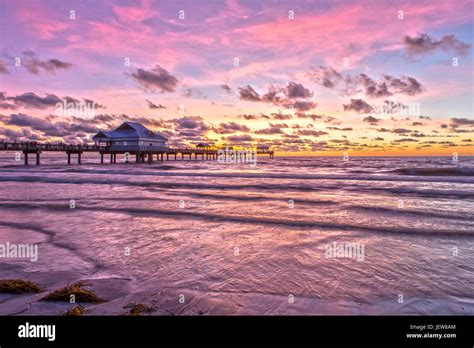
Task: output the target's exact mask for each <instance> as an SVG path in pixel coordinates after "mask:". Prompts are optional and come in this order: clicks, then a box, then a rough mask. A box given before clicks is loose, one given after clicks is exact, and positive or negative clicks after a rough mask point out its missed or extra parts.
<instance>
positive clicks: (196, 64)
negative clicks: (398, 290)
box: [0, 0, 474, 155]
mask: <svg viewBox="0 0 474 348" xmlns="http://www.w3.org/2000/svg"><path fill="white" fill-rule="evenodd" d="M0 11H1V13H0V45H1V46H0V50H1V51H0V131H1V133H0V138H2V139H11V140H14V139H16V140H27V139H29V140H37V141H60V140H62V141H66V142H74V143H77V142H90V138H91V136H92V135H93V134H94V133H95V132H97V131H98V130H99V129H109V128H112V127H114V126H117V125H119V124H120V123H121V122H122V121H123V120H127V119H128V120H135V121H139V122H142V123H143V124H144V125H146V126H147V127H149V128H150V129H153V130H156V131H160V132H162V133H163V134H164V135H166V136H167V137H168V138H169V139H170V142H171V144H173V145H182V144H185V145H186V144H187V145H192V144H196V143H197V142H201V141H206V142H209V143H215V144H218V145H222V144H231V145H240V146H251V145H255V144H262V143H263V144H269V145H272V146H273V147H274V148H275V150H277V151H278V152H280V153H299V154H328V155H340V154H342V153H343V152H348V153H350V154H353V155H399V154H406V155H424V154H432V155H435V154H440V155H450V154H452V153H453V152H458V153H459V154H460V155H465V154H469V153H470V154H471V155H472V154H473V153H474V152H473V141H474V140H473V133H474V116H473V115H474V114H473V97H474V95H473V81H474V75H473V74H474V73H473V71H474V69H473V68H474V67H473V47H472V44H473V42H472V41H473V38H472V33H473V25H474V9H473V3H472V0H459V1H452V0H428V1H424V0H419V1H416V2H415V1H380V0H377V1H366V0H357V1H337V0H335V1H317V0H314V1H303V0H299V1H296V0H293V1H270V0H266V1H263V0H262V1H255V0H248V1H244V0H241V1H237V0H227V1H224V0H222V1H221V0H203V1H179V0H166V1H164V0H160V1H148V0H144V1H92V0H90V1H86V0H84V1H61V0H58V1H51V0H42V1H30V0H18V1H6V0H0ZM61 102H66V103H79V102H87V103H89V105H91V104H92V105H94V110H93V114H85V113H81V112H80V111H81V110H77V112H76V113H74V112H72V113H70V114H68V115H64V114H60V113H58V110H57V109H56V105H57V103H61Z"/></svg>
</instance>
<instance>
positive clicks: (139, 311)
mask: <svg viewBox="0 0 474 348" xmlns="http://www.w3.org/2000/svg"><path fill="white" fill-rule="evenodd" d="M123 309H127V310H128V312H127V313H125V315H132V316H138V315H143V314H146V313H151V312H153V311H154V310H155V309H154V308H153V307H150V306H147V305H144V304H143V303H129V304H128V305H126V306H125V307H123Z"/></svg>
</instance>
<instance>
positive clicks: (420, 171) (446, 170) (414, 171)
mask: <svg viewBox="0 0 474 348" xmlns="http://www.w3.org/2000/svg"><path fill="white" fill-rule="evenodd" d="M389 173H395V174H401V175H414V176H474V168H462V167H438V168H399V169H396V170H393V171H390V172H389Z"/></svg>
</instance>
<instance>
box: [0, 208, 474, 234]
mask: <svg viewBox="0 0 474 348" xmlns="http://www.w3.org/2000/svg"><path fill="white" fill-rule="evenodd" d="M0 208H4V209H16V210H19V211H24V210H27V211H30V210H31V209H38V210H47V211H52V212H56V213H67V214H69V213H70V208H69V206H66V205H57V204H26V203H22V204H17V203H0ZM76 211H78V212H79V211H94V212H98V211H100V212H104V213H122V214H128V215H133V216H145V217H157V218H169V219H177V220H181V219H191V220H193V219H195V220H202V221H210V222H218V221H221V222H226V223H238V224H254V225H264V226H275V227H278V226H284V227H293V228H319V229H327V230H345V231H354V232H358V231H361V232H368V233H388V234H406V235H419V236H444V237H474V230H459V229H456V230H447V229H443V230H441V229H439V230H434V229H432V228H428V229H422V228H406V227H400V226H397V227H387V226H385V225H383V226H375V225H363V224H353V223H338V222H326V221H318V220H295V219H282V218H272V217H264V216H258V217H257V216H247V215H224V214H215V213H211V212H204V213H201V212H195V211H186V210H184V211H183V210H166V209H155V208H154V209H147V208H134V207H126V208H115V207H105V206H85V205H81V206H80V207H77V208H76Z"/></svg>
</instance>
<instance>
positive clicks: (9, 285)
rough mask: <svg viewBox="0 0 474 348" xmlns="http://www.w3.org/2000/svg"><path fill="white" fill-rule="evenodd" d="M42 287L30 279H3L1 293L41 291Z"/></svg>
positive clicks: (0, 286)
mask: <svg viewBox="0 0 474 348" xmlns="http://www.w3.org/2000/svg"><path fill="white" fill-rule="evenodd" d="M41 291H42V289H41V287H40V286H39V285H38V284H36V283H33V282H31V281H29V280H23V279H1V280H0V293H8V294H26V293H29V292H35V293H38V292H41Z"/></svg>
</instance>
